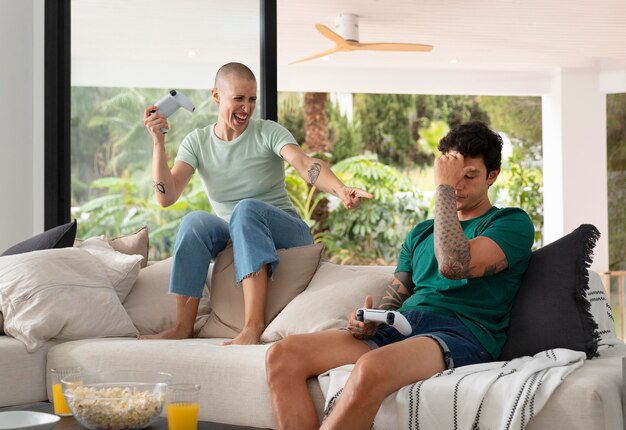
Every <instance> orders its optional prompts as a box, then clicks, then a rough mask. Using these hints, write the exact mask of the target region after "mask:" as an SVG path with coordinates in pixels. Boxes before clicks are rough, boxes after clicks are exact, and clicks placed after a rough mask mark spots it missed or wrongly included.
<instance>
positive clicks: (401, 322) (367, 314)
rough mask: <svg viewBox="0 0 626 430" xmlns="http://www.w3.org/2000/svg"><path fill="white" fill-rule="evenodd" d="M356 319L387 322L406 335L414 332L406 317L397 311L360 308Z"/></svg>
mask: <svg viewBox="0 0 626 430" xmlns="http://www.w3.org/2000/svg"><path fill="white" fill-rule="evenodd" d="M356 319H357V320H358V321H361V322H369V321H375V322H381V323H386V324H387V325H389V326H391V327H393V328H395V329H396V330H398V331H399V332H400V333H401V334H403V335H404V336H408V335H410V334H411V332H413V328H412V327H411V324H409V321H408V320H407V319H406V317H405V316H404V315H402V314H401V313H400V312H397V311H385V310H382V309H366V308H359V309H357V311H356Z"/></svg>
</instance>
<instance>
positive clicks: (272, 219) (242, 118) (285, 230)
mask: <svg viewBox="0 0 626 430" xmlns="http://www.w3.org/2000/svg"><path fill="white" fill-rule="evenodd" d="M256 93H257V82H256V78H255V76H254V74H253V73H252V71H251V70H250V69H249V68H248V67H246V66H245V65H243V64H241V63H228V64H225V65H224V66H222V67H221V68H220V69H219V70H218V72H217V74H216V77H215V87H214V88H212V89H211V95H212V97H213V100H214V101H215V103H216V104H217V106H218V110H219V113H218V119H217V122H216V123H215V124H210V125H208V126H207V127H205V128H200V129H196V130H194V131H192V132H191V133H189V134H188V135H187V137H185V139H184V140H183V141H182V143H181V145H180V148H179V150H178V154H177V156H176V160H175V163H174V166H173V167H172V168H171V169H170V168H169V166H168V159H167V156H166V153H165V135H164V134H163V133H162V132H161V129H162V128H167V126H168V125H167V119H166V118H165V117H164V116H163V115H160V114H159V112H158V108H157V107H156V106H149V107H147V108H146V109H145V112H144V124H145V126H146V128H147V129H148V132H149V133H150V135H151V136H152V142H153V163H152V176H153V180H154V184H155V187H154V188H155V192H156V195H157V201H158V202H159V204H160V205H161V206H164V207H166V206H169V205H171V204H173V203H174V202H176V201H177V200H178V198H179V197H180V195H181V193H182V191H183V189H184V188H185V186H186V185H187V184H188V183H189V180H190V179H191V177H192V175H193V174H194V172H195V171H196V170H198V173H199V174H200V177H201V179H202V183H203V184H204V187H205V190H206V192H207V195H208V198H209V201H210V202H211V206H212V207H213V210H214V211H215V215H213V214H209V213H206V212H202V211H195V212H191V213H190V214H188V215H186V216H185V217H184V218H183V220H182V222H181V224H180V228H179V231H178V235H177V238H176V244H175V246H174V261H173V266H172V274H171V278H170V293H172V294H175V295H176V296H177V297H176V303H177V321H176V325H175V326H174V327H172V328H170V329H168V330H166V331H164V332H161V333H159V334H157V335H154V336H146V338H161V339H163V338H167V339H183V338H188V337H191V336H192V334H193V325H194V322H195V319H196V315H197V312H198V304H199V302H200V298H201V297H202V290H203V289H204V281H205V279H206V277H207V272H208V268H209V264H210V263H211V261H213V260H214V259H215V257H216V256H217V254H218V253H219V252H220V251H222V250H223V249H224V248H225V247H226V244H227V242H228V241H229V240H231V241H232V243H233V253H234V260H235V272H236V278H237V279H236V280H237V283H238V284H241V285H242V287H243V293H244V303H245V315H244V328H243V330H242V331H241V333H240V334H239V335H238V336H237V337H236V338H235V339H233V340H232V341H229V342H225V344H254V343H258V342H259V338H260V336H261V333H262V332H263V330H264V329H265V320H264V315H265V303H266V298H267V285H268V277H269V276H271V274H272V273H273V272H274V271H275V270H276V267H277V266H278V264H279V258H278V255H277V253H276V250H277V249H284V248H291V247H295V246H302V245H308V244H311V243H313V238H312V236H311V232H310V230H309V227H308V226H307V224H306V223H305V222H304V221H302V219H300V217H299V216H298V214H297V212H296V210H295V209H294V207H293V205H292V204H291V201H290V200H289V197H288V195H287V191H286V189H285V171H284V161H287V162H288V163H289V164H291V165H292V166H293V167H294V168H295V170H296V171H297V172H298V174H299V175H300V176H302V178H303V179H304V180H306V181H307V182H308V183H310V184H311V185H314V186H316V187H317V188H319V189H321V190H323V191H326V192H329V193H331V194H333V195H335V196H337V197H339V198H340V199H341V201H342V202H343V204H344V206H345V207H346V208H348V209H352V208H356V207H357V206H359V203H360V200H361V198H364V197H365V198H372V195H371V194H369V193H367V192H365V191H363V190H360V189H357V188H350V187H347V186H345V185H344V184H343V183H342V182H341V181H340V180H339V179H338V178H337V177H336V176H335V174H334V173H333V172H332V171H331V170H330V168H329V167H328V166H327V165H326V164H325V163H324V162H323V161H321V160H318V159H315V158H311V157H309V156H308V155H306V154H305V153H304V152H303V151H302V149H300V146H298V144H297V143H296V140H295V139H294V137H293V136H292V135H291V133H290V132H289V131H288V130H287V129H285V128H284V127H282V126H281V125H279V124H277V123H275V122H273V121H269V120H261V119H252V113H253V112H254V109H255V107H256V99H257V94H256ZM154 111H156V112H154ZM153 112H154V113H153Z"/></svg>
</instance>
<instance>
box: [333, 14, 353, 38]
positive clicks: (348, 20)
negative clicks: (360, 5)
mask: <svg viewBox="0 0 626 430" xmlns="http://www.w3.org/2000/svg"><path fill="white" fill-rule="evenodd" d="M358 18H359V17H358V16H357V15H354V14H352V13H342V14H339V15H337V17H336V18H335V33H337V34H338V35H340V36H341V37H343V38H344V39H346V40H349V41H352V42H358V41H359V22H358Z"/></svg>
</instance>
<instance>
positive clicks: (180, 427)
mask: <svg viewBox="0 0 626 430" xmlns="http://www.w3.org/2000/svg"><path fill="white" fill-rule="evenodd" d="M199 394H200V385H198V384H172V385H169V386H168V387H167V392H166V404H167V406H166V410H167V428H168V429H169V430H197V428H198V412H199V410H200V407H199V404H198V397H199Z"/></svg>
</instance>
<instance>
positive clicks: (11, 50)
mask: <svg viewBox="0 0 626 430" xmlns="http://www.w3.org/2000/svg"><path fill="white" fill-rule="evenodd" d="M35 24H37V26H38V27H39V28H37V29H35ZM0 40H1V41H2V43H0V100H1V101H2V103H0V120H1V123H2V133H1V134H0V136H1V137H0V162H1V167H0V202H1V203H0V204H1V209H0V252H2V251H4V249H6V248H7V247H9V246H10V245H12V244H14V243H16V242H19V241H21V240H23V239H26V238H28V237H30V236H32V235H33V233H34V232H37V231H43V106H42V102H43V0H0ZM36 68H37V69H38V70H35V69H36ZM36 139H37V144H35V140H36Z"/></svg>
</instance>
